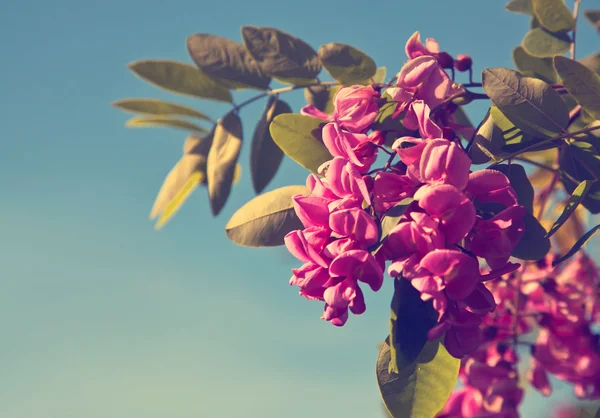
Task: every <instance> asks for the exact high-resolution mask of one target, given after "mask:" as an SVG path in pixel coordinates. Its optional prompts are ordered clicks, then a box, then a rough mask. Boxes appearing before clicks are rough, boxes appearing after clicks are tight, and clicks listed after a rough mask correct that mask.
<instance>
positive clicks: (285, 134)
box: [269, 113, 332, 173]
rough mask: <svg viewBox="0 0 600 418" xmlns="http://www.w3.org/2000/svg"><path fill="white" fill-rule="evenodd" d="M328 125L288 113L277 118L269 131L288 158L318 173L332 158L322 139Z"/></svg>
mask: <svg viewBox="0 0 600 418" xmlns="http://www.w3.org/2000/svg"><path fill="white" fill-rule="evenodd" d="M326 123H327V121H325V120H321V119H317V118H313V117H311V116H304V115H298V114H289V113H288V114H283V115H278V116H276V117H275V119H273V122H271V125H270V127H269V130H270V132H271V137H272V138H273V141H275V143H276V144H277V145H278V146H279V148H281V150H282V151H283V152H284V153H285V154H286V155H287V156H288V157H290V158H291V159H292V160H294V161H295V162H297V163H298V164H300V165H301V166H302V167H304V168H306V169H308V170H310V171H312V172H313V173H316V172H317V169H318V168H319V167H320V166H321V165H322V164H323V163H324V162H326V161H329V160H331V158H332V157H331V154H330V153H329V151H328V150H327V148H325V145H323V141H322V139H321V130H322V129H323V126H324V125H325V124H326Z"/></svg>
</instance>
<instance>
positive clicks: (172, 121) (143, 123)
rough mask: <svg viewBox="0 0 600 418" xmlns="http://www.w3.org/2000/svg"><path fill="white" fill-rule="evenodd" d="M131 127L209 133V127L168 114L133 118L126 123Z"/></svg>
mask: <svg viewBox="0 0 600 418" xmlns="http://www.w3.org/2000/svg"><path fill="white" fill-rule="evenodd" d="M125 125H126V126H128V127H129V128H148V127H161V128H175V129H183V130H185V131H190V132H194V133H208V129H206V128H203V127H202V126H198V125H195V124H193V123H191V122H188V121H187V120H183V119H176V118H170V117H168V116H147V117H139V118H131V119H129V120H128V121H127V122H126V123H125Z"/></svg>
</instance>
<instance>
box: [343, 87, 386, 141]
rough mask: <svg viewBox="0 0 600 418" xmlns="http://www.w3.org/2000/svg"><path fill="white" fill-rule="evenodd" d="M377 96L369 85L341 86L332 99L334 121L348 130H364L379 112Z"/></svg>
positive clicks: (377, 93) (378, 96)
mask: <svg viewBox="0 0 600 418" xmlns="http://www.w3.org/2000/svg"><path fill="white" fill-rule="evenodd" d="M379 98H380V95H379V92H377V91H376V90H375V89H373V87H371V86H352V87H342V88H341V89H339V90H338V92H337V93H336V95H335V97H334V99H333V104H334V106H335V113H334V117H335V121H336V122H337V123H338V124H339V125H340V126H341V127H342V128H344V129H347V130H349V131H350V132H357V133H359V132H364V131H366V130H367V129H369V127H370V126H371V124H372V123H373V121H375V118H376V117H377V114H378V113H379V105H378V103H377V102H378V100H379Z"/></svg>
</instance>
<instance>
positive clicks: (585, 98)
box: [554, 57, 600, 119]
mask: <svg viewBox="0 0 600 418" xmlns="http://www.w3.org/2000/svg"><path fill="white" fill-rule="evenodd" d="M554 67H555V68H556V71H557V72H558V74H559V75H560V78H561V80H562V82H563V85H564V86H565V88H566V89H567V91H568V92H569V93H570V94H571V95H573V97H575V99H576V100H577V102H578V103H579V104H580V105H581V106H582V107H583V108H584V109H585V110H586V111H587V112H588V113H589V114H590V115H592V116H593V117H594V118H596V119H600V75H598V74H596V73H594V72H593V71H592V70H590V69H589V68H587V67H586V66H585V65H583V64H581V63H579V62H577V61H574V60H571V59H569V58H566V57H554Z"/></svg>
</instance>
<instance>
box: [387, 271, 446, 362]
mask: <svg viewBox="0 0 600 418" xmlns="http://www.w3.org/2000/svg"><path fill="white" fill-rule="evenodd" d="M391 308H392V309H391V320H390V338H389V344H390V368H389V371H390V373H392V372H393V373H398V372H399V370H401V369H402V366H403V365H405V364H410V363H412V362H414V361H415V360H417V357H419V354H420V353H421V351H422V350H423V347H425V343H427V340H428V339H427V333H428V332H429V330H430V329H431V328H433V327H434V326H435V324H436V323H437V318H438V314H437V312H436V310H435V309H433V302H432V301H427V302H425V301H423V300H422V299H421V293H420V292H419V291H418V290H417V289H415V288H414V287H413V286H412V284H411V283H410V280H408V279H405V278H402V277H400V278H398V279H395V280H394V296H393V298H392V304H391Z"/></svg>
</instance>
